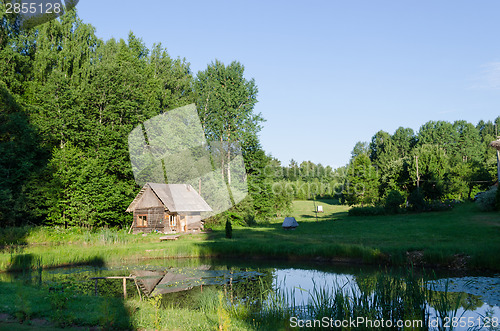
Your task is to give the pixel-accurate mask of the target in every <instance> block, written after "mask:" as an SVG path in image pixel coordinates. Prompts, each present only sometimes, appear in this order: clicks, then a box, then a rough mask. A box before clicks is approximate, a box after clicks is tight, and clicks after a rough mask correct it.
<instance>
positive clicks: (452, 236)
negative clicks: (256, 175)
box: [0, 200, 500, 271]
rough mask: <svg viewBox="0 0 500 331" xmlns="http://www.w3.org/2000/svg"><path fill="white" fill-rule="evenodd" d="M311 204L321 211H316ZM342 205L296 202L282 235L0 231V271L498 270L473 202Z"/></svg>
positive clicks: (276, 226) (489, 226)
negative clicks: (367, 207)
mask: <svg viewBox="0 0 500 331" xmlns="http://www.w3.org/2000/svg"><path fill="white" fill-rule="evenodd" d="M315 204H316V205H322V206H323V210H324V212H323V213H315V212H314V210H315V209H314V206H315ZM348 208H349V207H347V206H343V205H338V204H336V203H335V202H334V201H333V200H320V201H316V202H314V201H295V202H294V204H293V212H292V213H291V215H290V216H294V217H296V219H297V221H298V223H299V226H298V227H297V228H296V229H295V230H283V229H282V228H281V223H282V220H283V218H275V219H270V220H269V221H268V222H266V223H259V224H257V225H255V226H252V227H247V226H241V225H238V224H233V238H232V239H227V238H225V232H224V227H223V225H220V226H218V227H217V226H216V227H213V231H212V232H210V233H199V234H186V235H182V236H181V238H180V239H179V240H177V241H168V242H160V240H159V237H160V236H161V235H160V234H147V235H132V234H128V233H127V231H126V230H113V229H98V230H95V231H88V230H86V229H83V228H70V229H64V228H60V227H23V228H3V229H0V247H3V249H2V251H1V253H0V270H3V271H6V270H15V269H22V268H23V264H24V263H32V261H37V264H39V265H40V266H41V267H44V268H46V267H57V266H61V265H76V264H89V263H97V264H99V263H101V264H103V263H116V262H119V261H121V260H123V259H127V260H141V259H154V258H188V257H236V258H238V257H245V258H259V259H262V258H269V259H287V260H304V261H311V260H322V261H333V262H350V263H370V264H386V265H406V264H414V265H422V266H431V267H443V268H452V269H453V268H455V269H457V268H458V269H464V268H468V269H479V270H481V269H488V270H493V271H498V270H500V255H499V254H497V253H498V252H500V240H499V239H500V216H499V214H498V212H489V213H488V212H480V211H478V210H477V207H476V206H475V205H474V204H472V203H464V204H459V205H457V206H455V208H454V209H453V210H450V211H442V212H428V213H419V214H399V215H383V216H348V215H347V211H348ZM23 261H24V262H23Z"/></svg>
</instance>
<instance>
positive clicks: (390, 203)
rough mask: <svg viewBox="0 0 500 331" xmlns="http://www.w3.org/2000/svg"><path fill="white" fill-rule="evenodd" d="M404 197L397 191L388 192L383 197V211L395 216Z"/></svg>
mask: <svg viewBox="0 0 500 331" xmlns="http://www.w3.org/2000/svg"><path fill="white" fill-rule="evenodd" d="M405 200H406V199H405V197H404V196H403V195H402V194H401V192H399V191H394V190H393V191H390V192H389V193H388V194H387V196H386V197H385V201H384V209H385V210H386V211H387V213H389V214H397V213H398V211H399V209H400V207H401V205H402V204H403V203H404V202H405Z"/></svg>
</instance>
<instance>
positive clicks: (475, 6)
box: [77, 0, 500, 167]
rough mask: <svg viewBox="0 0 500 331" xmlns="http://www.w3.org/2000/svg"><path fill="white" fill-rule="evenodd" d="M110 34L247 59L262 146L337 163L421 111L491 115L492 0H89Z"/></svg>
mask: <svg viewBox="0 0 500 331" xmlns="http://www.w3.org/2000/svg"><path fill="white" fill-rule="evenodd" d="M77 9H78V12H79V15H80V17H81V18H82V20H83V21H84V22H85V23H90V24H92V25H93V26H95V27H96V33H97V36H99V37H100V38H102V39H104V40H107V39H109V38H111V37H114V38H117V39H119V38H124V39H126V38H127V35H128V33H129V31H132V32H134V34H135V35H136V36H138V37H140V38H142V39H143V41H144V42H145V44H146V45H147V46H148V47H151V46H152V45H153V43H158V42H161V43H162V45H163V46H164V47H166V48H167V49H168V52H169V54H170V56H172V57H174V58H177V57H180V58H186V60H187V61H188V62H189V63H190V64H191V70H192V71H193V72H194V73H197V72H198V71H199V70H204V69H205V68H206V67H207V65H208V64H209V63H210V62H212V61H213V60H215V59H219V60H221V61H223V62H224V63H226V64H229V63H230V62H231V61H233V60H237V61H240V62H241V63H242V64H243V65H244V66H245V76H246V78H254V79H255V81H256V84H257V86H258V88H259V95H258V100H259V103H258V104H257V106H256V107H255V111H256V112H260V113H262V115H263V117H264V118H265V119H266V120H267V121H266V122H265V123H264V128H263V130H262V131H261V133H260V137H261V143H262V146H263V148H264V149H265V151H266V152H267V153H268V154H271V155H273V156H274V157H276V158H278V159H279V160H280V161H281V162H282V164H288V163H289V161H290V159H292V158H293V159H295V160H296V161H298V162H301V161H303V160H311V161H313V162H315V163H318V162H320V163H322V164H323V165H331V166H333V167H339V166H342V165H344V164H346V163H347V162H348V160H349V158H350V152H351V150H352V148H353V147H354V145H355V143H356V142H357V141H369V140H370V139H371V137H372V136H373V135H374V134H375V133H376V132H377V131H378V130H385V131H388V132H389V133H393V132H394V131H395V130H396V129H397V128H398V127H399V126H404V127H410V128H412V129H414V130H415V131H417V130H418V129H419V127H420V126H421V125H422V124H424V123H425V122H427V121H430V120H446V121H455V120H459V119H463V120H467V121H469V122H472V123H474V124H476V123H477V122H478V121H479V120H481V119H484V120H493V119H495V118H496V117H497V116H499V115H500V42H499V32H500V19H499V16H498V15H499V14H498V13H500V2H498V1H481V2H472V1H412V2H410V1H396V0H394V1H361V0H357V1H347V0H345V1H307V2H306V1H251V2H250V1H175V2H174V1H156V0H150V1H147V2H139V1H124V0H123V1H102V0H101V1H97V0H83V1H80V3H79V4H78V5H77Z"/></svg>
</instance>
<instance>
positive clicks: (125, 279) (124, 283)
mask: <svg viewBox="0 0 500 331" xmlns="http://www.w3.org/2000/svg"><path fill="white" fill-rule="evenodd" d="M123 298H124V299H126V298H127V278H123Z"/></svg>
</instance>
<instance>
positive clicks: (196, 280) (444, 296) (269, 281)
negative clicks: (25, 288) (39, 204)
mask: <svg viewBox="0 0 500 331" xmlns="http://www.w3.org/2000/svg"><path fill="white" fill-rule="evenodd" d="M404 274H405V271H401V270H400V271H399V273H398V271H392V272H387V271H384V270H380V269H379V268H376V267H375V268H373V267H361V266H355V267H352V266H332V265H324V264H315V265H300V266H297V265H296V264H295V265H294V266H293V267H292V266H291V265H290V264H286V263H283V264H280V263H277V262H276V261H263V262H261V263H256V262H253V263H248V261H234V260H229V261H224V260H197V259H195V260H193V259H181V260H153V261H151V260H150V261H147V262H144V263H143V264H138V263H136V264H132V265H115V266H106V267H75V268H59V269H53V270H43V271H41V270H39V269H36V272H35V273H33V272H31V273H27V272H25V273H22V272H21V273H14V272H11V273H8V274H0V278H1V279H0V280H1V281H22V280H23V277H24V278H25V277H29V279H31V281H30V282H31V284H35V283H36V284H41V285H42V286H48V287H53V288H65V287H71V288H72V289H73V290H75V291H78V292H80V293H84V294H88V295H94V283H93V282H92V281H90V278H92V277H109V276H134V277H135V280H134V281H130V282H127V293H129V295H137V296H138V295H139V294H138V291H137V287H138V288H139V289H140V292H141V293H142V294H144V295H146V296H154V295H158V294H161V295H162V296H163V298H162V301H163V302H164V303H165V304H166V305H169V306H174V307H187V308H193V307H196V305H199V302H198V301H199V298H200V294H201V293H204V296H205V297H206V296H207V295H208V296H209V295H210V293H215V292H216V291H215V290H212V289H218V290H223V291H224V293H227V294H228V296H227V297H228V298H230V300H231V302H232V301H233V299H234V300H235V302H237V301H238V302H246V303H251V304H252V305H254V306H255V307H256V308H257V309H259V307H264V306H265V305H266V304H267V303H268V301H269V300H271V296H272V295H273V293H276V292H277V291H280V292H281V293H285V294H287V295H288V297H289V300H288V301H287V302H286V304H287V305H289V306H294V307H304V306H307V305H311V304H314V300H317V299H318V298H317V294H318V289H329V292H328V293H330V294H333V293H335V291H336V290H338V289H340V290H341V291H343V292H344V293H347V294H348V295H350V296H351V297H358V298H364V299H365V300H373V302H375V301H376V300H375V299H374V298H373V296H374V295H380V293H385V292H384V291H388V292H387V294H384V295H387V297H388V298H389V301H391V300H392V299H393V298H391V296H394V295H400V293H402V292H404V291H410V290H411V289H412V288H413V289H415V288H416V289H418V288H420V290H421V291H423V292H422V293H424V292H425V291H429V292H425V293H428V294H429V295H428V294H426V298H430V299H428V300H427V302H424V303H422V304H420V306H419V303H418V302H417V303H415V305H416V306H415V307H418V309H420V310H421V311H423V310H425V311H427V312H428V313H429V314H430V318H433V317H437V316H439V314H441V312H440V311H441V310H442V309H441V308H440V307H441V306H440V305H442V303H443V302H446V305H447V306H446V309H448V310H450V311H447V312H446V313H447V314H449V315H447V316H450V317H451V316H456V317H463V318H469V317H471V318H472V319H476V318H477V317H478V316H486V315H487V314H489V315H490V316H495V317H497V318H500V308H499V307H500V302H499V300H500V277H499V276H498V275H487V276H485V275H482V276H477V275H476V276H470V275H469V276H467V275H461V276H460V277H457V276H454V277H444V275H434V274H433V277H429V276H426V275H425V273H422V274H420V275H419V276H417V277H416V282H418V284H413V285H412V286H413V287H412V286H408V284H406V283H405V282H404V279H403V278H404V277H403V276H402V275H404ZM384 277H385V279H386V280H387V281H388V282H387V284H389V286H388V288H386V289H384V288H382V289H381V288H380V279H381V278H384ZM402 277H403V278H402ZM429 278H434V280H430V281H427V280H426V279H429ZM402 279H403V280H402ZM136 284H137V285H136ZM415 285H416V286H415ZM210 291H212V292H210ZM396 292H397V293H396ZM325 293H326V292H325ZM98 295H100V296H116V297H119V296H122V295H123V291H122V287H121V282H119V281H116V280H102V281H100V282H99V288H98ZM398 298H399V299H398ZM398 298H395V300H396V301H394V302H395V304H398V300H400V298H401V297H398ZM325 302H327V301H325ZM328 302H330V301H328ZM391 302H392V301H391ZM458 329H460V328H458Z"/></svg>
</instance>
